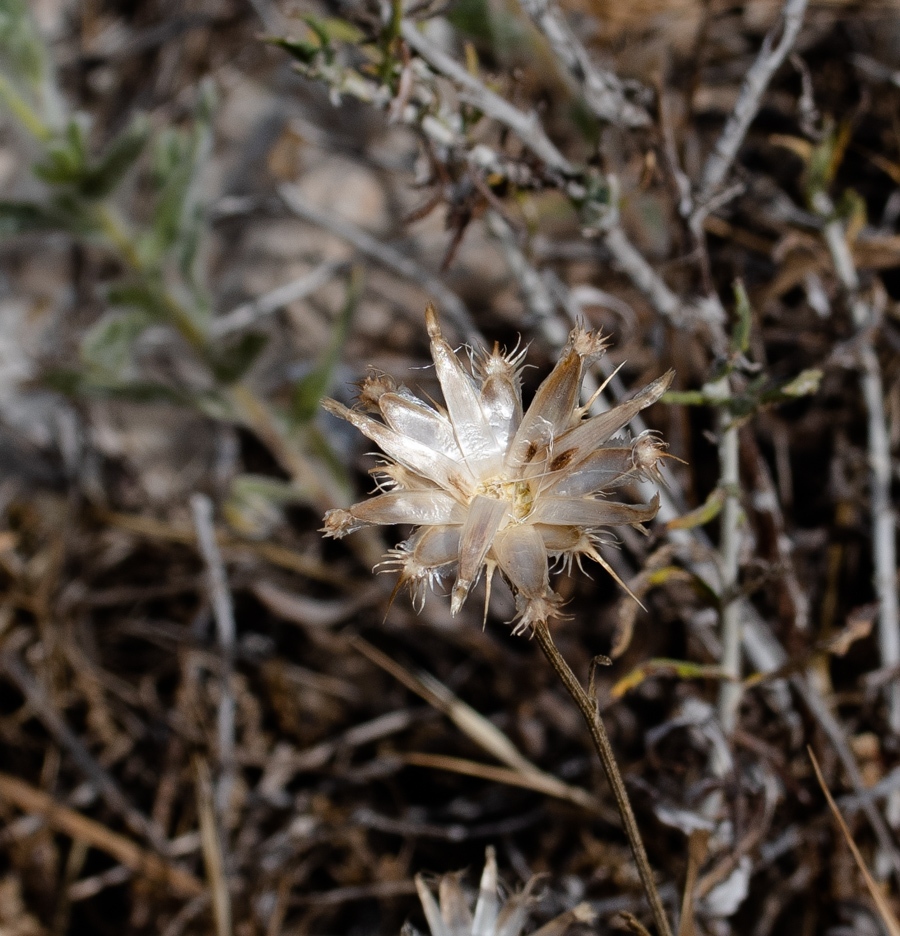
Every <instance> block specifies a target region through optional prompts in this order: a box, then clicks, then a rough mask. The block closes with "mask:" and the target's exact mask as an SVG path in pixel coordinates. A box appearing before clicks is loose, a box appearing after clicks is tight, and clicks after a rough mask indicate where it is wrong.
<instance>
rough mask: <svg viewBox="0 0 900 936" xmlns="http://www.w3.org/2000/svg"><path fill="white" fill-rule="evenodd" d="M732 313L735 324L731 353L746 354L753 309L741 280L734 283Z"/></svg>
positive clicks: (748, 347) (748, 348) (748, 345)
mask: <svg viewBox="0 0 900 936" xmlns="http://www.w3.org/2000/svg"><path fill="white" fill-rule="evenodd" d="M734 304H735V308H734V311H735V313H736V314H737V322H735V325H734V331H733V332H732V333H731V351H732V353H733V354H746V353H747V351H749V350H750V328H751V326H752V324H753V309H752V308H751V306H750V299H749V297H748V296H747V290H746V289H744V284H743V282H742V281H741V280H735V281H734Z"/></svg>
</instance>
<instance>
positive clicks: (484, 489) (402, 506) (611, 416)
mask: <svg viewBox="0 0 900 936" xmlns="http://www.w3.org/2000/svg"><path fill="white" fill-rule="evenodd" d="M425 318H426V323H427V326H428V335H429V337H430V339H431V356H432V358H433V359H434V366H435V369H436V371H437V377H438V380H439V381H440V385H441V389H442V391H443V394H444V406H440V405H439V404H436V403H429V402H426V401H424V400H422V399H420V398H419V397H417V396H415V395H414V394H413V393H411V392H410V391H409V390H408V389H407V388H406V387H404V386H402V385H398V384H396V383H395V381H394V380H393V379H391V378H390V377H388V376H386V375H382V374H378V375H370V376H369V377H368V378H367V379H366V380H364V381H363V383H362V384H361V387H360V394H359V405H358V407H357V408H355V409H348V408H347V407H346V406H343V405H342V404H340V403H338V402H336V401H335V400H326V401H325V403H324V406H325V408H326V409H327V410H328V411H329V412H330V413H333V414H334V415H336V416H340V417H341V418H342V419H346V420H347V421H348V422H351V423H352V424H353V425H354V426H356V427H357V428H358V429H359V430H360V431H361V432H362V433H363V434H364V435H366V436H368V438H370V439H371V440H372V441H373V442H375V443H377V444H378V445H379V446H380V447H381V449H382V451H383V452H384V453H385V454H386V455H387V456H388V458H389V459H390V460H389V461H388V462H386V463H384V464H381V465H379V466H378V467H377V468H376V469H374V471H373V474H375V475H376V476H377V477H378V479H379V488H380V490H381V492H382V493H380V494H378V495H377V496H375V497H372V498H371V499H369V500H367V501H362V502H361V503H359V504H355V505H354V506H353V507H351V508H350V509H349V510H330V511H328V513H327V514H326V515H325V527H324V530H323V532H324V533H326V534H327V535H328V536H333V537H336V538H340V537H342V536H345V535H346V534H347V533H352V532H353V531H354V530H358V529H359V528H361V527H363V526H367V525H369V524H395V523H406V524H411V525H413V526H415V527H417V529H416V530H415V531H414V532H413V534H412V536H410V538H409V539H408V540H406V541H405V542H403V543H401V544H400V545H399V546H397V547H396V548H395V549H392V550H391V551H390V552H389V554H388V556H387V558H386V561H385V563H383V565H384V566H385V567H386V568H390V569H395V570H397V571H399V573H400V580H399V582H398V587H400V586H401V585H405V586H407V587H408V588H409V591H410V594H411V596H412V599H413V603H414V604H415V605H416V607H417V608H419V609H421V607H422V605H423V603H424V600H425V592H426V586H429V585H431V586H433V585H434V584H435V583H436V582H437V581H439V580H441V579H443V578H444V577H447V576H450V575H453V576H454V582H453V586H452V589H451V593H450V594H451V605H450V608H451V611H452V613H453V614H456V613H457V612H458V611H459V610H460V608H462V606H463V603H464V602H465V600H466V597H467V596H468V594H469V592H470V591H471V589H472V586H473V585H474V584H475V583H476V581H477V580H478V579H479V577H480V576H481V574H482V572H483V571H484V570H487V584H488V592H489V591H490V583H491V578H492V576H493V574H494V572H495V571H496V570H497V569H499V570H500V573H501V574H502V576H503V578H504V579H505V580H506V581H507V582H508V583H509V586H510V588H511V589H512V591H513V594H514V596H515V599H516V610H517V614H516V619H517V622H518V623H517V627H516V632H517V633H520V632H522V631H524V630H526V629H528V628H530V627H532V626H534V625H535V624H537V623H538V622H540V621H547V620H548V619H549V618H550V617H553V616H558V615H559V609H560V605H561V603H562V599H561V597H560V596H559V595H558V594H557V593H556V592H555V591H553V589H552V588H551V587H550V567H551V564H552V563H554V562H557V563H559V564H562V565H564V566H567V567H571V564H572V562H573V560H574V561H577V562H579V563H580V562H581V559H582V558H583V557H588V558H589V559H593V560H594V561H595V562H598V563H599V564H600V565H602V566H603V567H604V568H605V569H606V570H607V571H609V572H610V573H611V574H612V575H614V576H615V573H614V572H613V571H612V569H611V568H610V567H609V565H608V564H607V563H606V561H605V560H604V559H603V557H602V556H601V555H600V553H599V551H598V546H599V545H600V542H601V531H602V530H603V529H604V528H607V527H616V526H622V525H631V526H638V527H640V525H641V524H642V523H644V522H646V521H648V520H652V519H653V517H655V516H656V512H657V509H658V506H659V498H658V497H654V499H653V500H652V501H651V502H650V503H648V504H637V505H632V504H625V503H619V502H618V501H616V500H613V499H612V497H611V496H610V495H611V494H612V493H613V492H614V491H615V490H616V489H617V488H621V487H622V486H623V485H626V484H627V483H628V482H631V481H636V480H640V479H648V478H650V479H653V478H658V473H659V466H658V463H659V460H660V458H663V457H665V446H664V445H663V443H662V442H660V441H659V440H658V439H657V438H656V437H655V436H654V435H652V434H646V433H645V434H642V435H639V436H638V437H637V438H636V439H634V440H631V441H629V440H626V439H617V438H616V436H617V435H618V434H619V433H620V431H621V430H622V429H623V428H624V427H625V425H626V424H627V423H628V422H629V421H630V420H631V419H632V418H633V417H634V416H635V415H637V413H639V412H640V411H641V410H642V409H644V407H646V406H649V405H650V404H651V403H654V402H655V401H656V400H658V399H659V398H660V397H661V396H662V394H663V393H664V392H665V391H666V389H667V388H668V386H669V384H670V383H671V382H672V377H673V372H672V371H669V372H668V373H667V374H665V375H663V376H662V377H660V378H658V379H657V380H655V381H654V382H653V383H651V384H650V385H649V386H647V387H645V388H644V389H643V390H642V391H641V392H640V393H638V394H637V395H636V396H634V397H633V398H632V399H630V400H627V401H626V402H624V403H620V404H619V405H618V406H615V407H613V408H612V409H610V410H607V411H606V412H605V413H601V414H599V415H597V416H591V417H588V416H587V411H588V408H589V404H588V405H586V406H580V405H579V396H580V392H581V384H582V381H583V380H584V375H585V370H586V368H587V366H588V365H589V364H590V363H591V362H592V361H594V360H596V359H597V358H598V357H599V356H600V355H601V354H602V353H603V352H604V351H605V349H606V339H605V338H604V337H602V336H601V335H600V333H599V332H592V331H587V330H586V329H584V328H580V327H577V328H574V329H573V330H572V332H571V333H570V335H569V340H568V343H567V344H566V346H565V348H564V349H563V352H562V356H561V357H560V360H559V362H558V363H557V365H556V367H554V369H553V371H552V372H551V373H550V375H549V376H548V377H547V379H546V380H544V382H543V383H542V384H541V385H540V387H539V388H538V390H537V393H536V394H535V396H534V399H533V400H532V402H531V405H530V406H529V407H528V410H527V411H524V412H523V408H522V384H521V368H522V358H523V357H524V352H517V351H513V352H511V353H508V354H504V353H501V351H500V350H499V348H498V347H497V346H496V345H495V346H494V350H493V351H492V352H490V353H488V352H484V353H482V354H481V355H480V356H475V355H473V356H472V366H471V369H468V368H466V367H465V366H464V364H463V363H462V361H461V360H460V359H459V357H458V356H457V355H456V353H455V352H454V351H453V349H452V348H451V347H450V345H449V344H448V343H447V341H446V340H445V339H444V337H443V335H442V334H441V329H440V325H439V324H438V320H437V314H436V313H435V310H434V308H433V306H429V307H428V309H427V311H426V313H425ZM366 411H367V412H366ZM369 414H373V415H369ZM376 416H377V417H380V418H376ZM616 578H617V577H616ZM617 580H618V578H617Z"/></svg>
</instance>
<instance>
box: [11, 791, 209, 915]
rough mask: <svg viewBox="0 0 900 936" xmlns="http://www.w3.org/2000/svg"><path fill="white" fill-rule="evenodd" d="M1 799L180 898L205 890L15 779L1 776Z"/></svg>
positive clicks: (194, 880) (188, 876)
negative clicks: (39, 817)
mask: <svg viewBox="0 0 900 936" xmlns="http://www.w3.org/2000/svg"><path fill="white" fill-rule="evenodd" d="M0 798H2V799H4V800H6V801H7V802H8V803H12V804H13V805H14V806H16V807H17V808H18V809H21V810H22V811H23V812H28V813H34V814H36V815H39V816H41V817H42V818H43V819H44V821H45V822H46V823H47V824H48V825H49V826H50V827H51V828H53V829H56V830H57V831H59V832H62V833H63V834H65V835H68V836H70V837H71V838H73V839H77V840H78V841H81V842H85V843H86V844H88V845H90V846H91V847H92V848H97V849H99V850H100V851H103V852H106V853H107V854H108V855H111V856H112V857H113V858H115V859H116V861H118V862H119V864H122V865H124V866H125V867H126V868H129V869H130V870H131V871H133V872H134V873H135V874H137V875H139V876H141V877H146V878H148V879H150V880H152V881H158V882H160V883H164V884H166V885H168V886H169V887H171V888H172V890H173V891H175V892H176V893H178V894H180V895H182V896H185V897H194V896H196V895H198V894H200V893H202V892H203V891H204V890H205V888H204V886H203V883H202V882H201V881H199V880H198V879H197V878H196V877H194V875H193V874H190V873H189V872H187V871H184V870H182V869H181V868H178V867H176V866H175V865H172V864H170V863H169V862H167V861H165V860H164V859H163V858H160V857H159V856H158V855H155V854H153V853H152V852H148V851H146V850H144V849H143V848H141V847H140V846H139V845H136V844H135V843H134V842H132V841H131V840H130V839H127V838H125V837H124V836H122V835H119V834H118V833H116V832H113V831H111V830H110V829H108V828H107V827H106V826H104V825H101V824H100V823H99V822H95V821H94V820H93V819H88V818H87V817H86V816H82V815H81V813H77V812H75V811H74V810H72V809H69V808H68V807H66V806H63V805H61V804H60V803H57V802H56V800H54V799H53V797H52V796H49V795H48V794H46V793H44V792H42V791H41V790H36V789H35V788H34V787H33V786H30V785H29V784H27V783H25V782H24V781H22V780H19V779H18V778H16V777H10V776H9V775H7V774H0Z"/></svg>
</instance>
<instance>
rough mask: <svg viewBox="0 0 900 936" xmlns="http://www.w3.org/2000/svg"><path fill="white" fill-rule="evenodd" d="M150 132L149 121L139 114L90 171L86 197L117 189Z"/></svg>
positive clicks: (86, 176)
mask: <svg viewBox="0 0 900 936" xmlns="http://www.w3.org/2000/svg"><path fill="white" fill-rule="evenodd" d="M149 135H150V124H149V122H148V120H147V118H146V117H144V116H143V115H142V114H139V115H138V116H137V117H135V118H134V120H132V122H131V123H130V124H129V125H128V126H127V127H126V128H125V129H124V130H123V131H122V132H121V133H120V134H119V135H118V136H117V137H116V138H115V139H114V140H113V141H112V142H111V143H110V144H109V146H108V147H107V149H106V152H105V153H104V154H103V156H102V157H101V158H100V159H99V161H98V162H96V163H95V164H94V165H93V166H92V167H91V168H90V169H89V170H88V171H87V172H85V174H84V176H83V178H82V180H81V183H80V186H79V188H80V190H81V193H82V194H83V195H84V196H85V197H86V198H91V199H98V198H105V197H106V196H107V195H109V194H110V193H111V192H113V191H115V189H116V188H117V187H118V185H119V183H120V182H121V181H122V179H124V177H125V175H126V174H127V172H128V170H129V169H131V167H132V166H133V165H134V164H135V162H136V161H137V159H138V157H139V156H140V155H141V152H142V151H143V149H144V146H145V144H146V142H147V138H148V137H149Z"/></svg>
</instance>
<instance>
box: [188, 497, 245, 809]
mask: <svg viewBox="0 0 900 936" xmlns="http://www.w3.org/2000/svg"><path fill="white" fill-rule="evenodd" d="M191 511H192V512H193V515H194V528H195V529H196V531H197V543H198V545H199V547H200V554H201V556H202V557H203V562H204V565H205V566H206V575H207V583H208V586H209V597H210V602H211V604H212V610H213V618H214V619H215V622H216V635H217V637H218V642H219V653H220V655H221V664H220V665H221V669H220V671H219V711H218V725H217V727H218V742H219V778H218V782H217V783H216V797H215V799H216V808H217V810H218V812H219V816H220V817H221V818H224V817H225V815H226V814H227V811H228V803H229V801H230V799H231V793H232V790H233V788H234V781H235V774H236V763H235V753H234V752H235V726H234V715H235V708H236V702H235V698H234V654H235V639H236V627H235V623H234V606H233V604H232V601H231V591H230V590H229V588H228V574H227V573H226V571H225V563H224V562H223V561H222V553H221V551H220V550H219V544H218V541H217V540H216V530H215V526H214V525H213V505H212V501H211V500H210V499H209V498H208V497H207V496H206V495H205V494H194V495H193V497H191ZM223 827H224V825H223Z"/></svg>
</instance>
